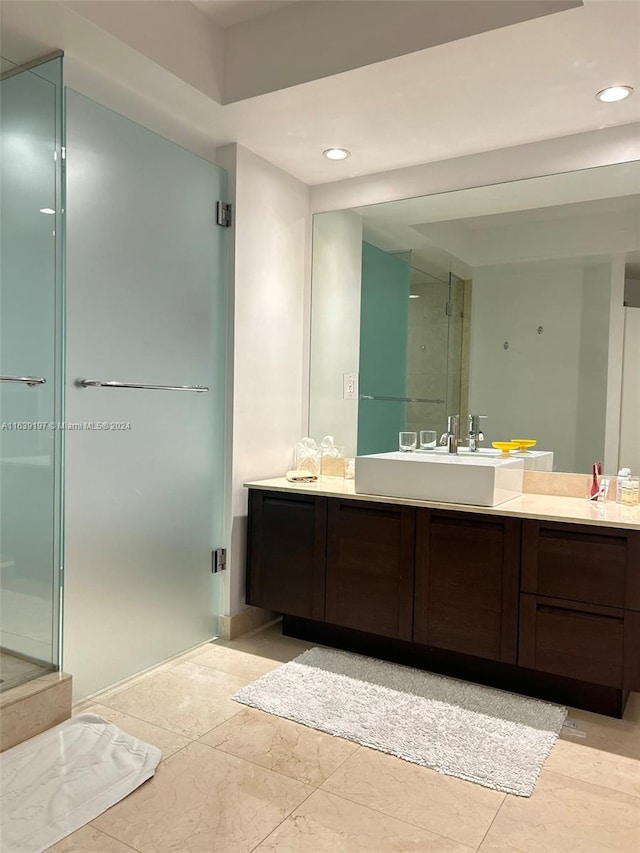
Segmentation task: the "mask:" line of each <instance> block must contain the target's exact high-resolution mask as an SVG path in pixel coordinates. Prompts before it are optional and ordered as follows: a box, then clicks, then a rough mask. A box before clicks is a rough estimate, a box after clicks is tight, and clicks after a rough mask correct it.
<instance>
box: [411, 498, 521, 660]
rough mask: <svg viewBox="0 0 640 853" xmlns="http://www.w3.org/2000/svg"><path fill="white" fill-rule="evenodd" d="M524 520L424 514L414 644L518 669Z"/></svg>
mask: <svg viewBox="0 0 640 853" xmlns="http://www.w3.org/2000/svg"><path fill="white" fill-rule="evenodd" d="M519 550H520V522H519V520H518V519H514V518H502V517H500V516H490V515H475V514H471V513H462V512H445V511H442V512H441V511H436V510H419V511H418V515H417V520H416V600H415V614H414V640H415V641H416V642H418V643H423V644H425V645H429V646H435V647H437V648H441V649H448V650H449V651H454V652H460V653H462V654H468V655H476V656H478V657H483V658H489V659H491V660H499V661H505V662H507V663H515V661H516V650H517V632H518V575H519Z"/></svg>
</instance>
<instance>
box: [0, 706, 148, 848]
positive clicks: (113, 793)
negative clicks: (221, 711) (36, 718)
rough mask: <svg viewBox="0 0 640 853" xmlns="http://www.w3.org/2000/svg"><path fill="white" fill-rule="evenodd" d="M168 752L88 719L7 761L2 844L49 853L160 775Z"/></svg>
mask: <svg viewBox="0 0 640 853" xmlns="http://www.w3.org/2000/svg"><path fill="white" fill-rule="evenodd" d="M160 757H161V753H160V750H159V749H158V748H157V747H155V746H151V745H150V744H148V743H145V742H144V741H141V740H138V739H137V738H134V737H131V736H130V735H128V734H126V733H125V732H123V731H122V730H121V729H119V728H118V727H117V726H114V725H113V724H112V723H109V722H107V721H106V720H103V719H102V717H98V716H96V715H95V714H81V715H80V716H78V717H74V718H73V719H71V720H67V722H65V723H61V724H60V725H59V726H55V727H54V728H52V729H49V730H48V731H46V732H44V733H43V734H41V735H37V737H34V738H31V740H27V741H25V742H24V743H21V744H18V746H14V747H13V748H12V749H9V750H7V751H6V752H5V753H3V754H2V757H1V758H0V761H1V763H2V790H1V793H0V815H1V817H0V838H1V839H2V849H3V850H7V851H9V850H10V851H11V853H41V851H44V850H47V849H48V848H49V847H51V846H52V845H53V844H55V843H56V842H57V841H60V839H61V838H65V837H66V836H67V835H69V834H70V833H72V832H74V831H75V830H76V829H79V828H80V827H81V826H84V825H85V824H86V823H88V822H89V821H91V820H93V819H94V818H96V817H97V816H98V815H99V814H102V812H104V811H106V809H108V808H109V807H110V806H112V805H114V804H115V803H117V802H118V801H119V800H121V799H123V798H124V797H126V796H127V794H130V793H131V792H132V791H134V790H135V789H136V788H137V787H138V786H139V785H141V784H142V783H143V782H145V781H146V780H147V779H149V778H150V777H151V776H153V774H154V773H155V770H156V767H157V766H158V763H159V761H160Z"/></svg>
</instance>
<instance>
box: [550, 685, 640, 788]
mask: <svg viewBox="0 0 640 853" xmlns="http://www.w3.org/2000/svg"><path fill="white" fill-rule="evenodd" d="M639 700H640V696H639V695H638V694H637V693H636V694H632V696H631V697H630V698H629V702H628V703H627V708H626V710H625V714H624V718H623V719H622V720H616V719H614V718H613V717H604V716H602V715H600V714H592V713H590V712H588V711H579V710H570V711H569V719H570V720H574V721H575V722H576V724H577V728H576V730H573V729H568V728H563V730H562V732H561V734H560V738H559V739H558V741H556V744H555V746H554V747H553V749H552V750H551V755H550V756H549V758H548V759H547V761H546V763H545V769H546V770H553V771H555V772H557V773H562V774H564V775H565V776H571V777H572V778H573V779H581V780H582V781H583V782H592V783H594V784H596V785H602V786H603V787H605V788H611V789H612V790H614V791H622V792H623V793H626V794H632V795H634V796H638V797H640V701H639ZM574 731H575V732H576V734H573V732H574ZM577 735H580V736H577Z"/></svg>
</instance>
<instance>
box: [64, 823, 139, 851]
mask: <svg viewBox="0 0 640 853" xmlns="http://www.w3.org/2000/svg"><path fill="white" fill-rule="evenodd" d="M132 850H135V848H134V847H129V845H128V844H123V843H122V842H121V841H116V839H115V838H111V836H109V835H105V834H104V832H100V830H99V829H95V828H94V827H93V826H83V827H82V828H81V829H78V830H76V832H72V833H71V835H67V837H66V838H63V839H62V841H58V843H57V844H54V845H53V847H50V848H49V850H48V851H47V853H131V851H132ZM136 853H138V851H136Z"/></svg>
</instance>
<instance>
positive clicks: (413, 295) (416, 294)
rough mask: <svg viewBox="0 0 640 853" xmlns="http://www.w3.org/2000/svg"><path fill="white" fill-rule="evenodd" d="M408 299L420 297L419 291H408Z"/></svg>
mask: <svg viewBox="0 0 640 853" xmlns="http://www.w3.org/2000/svg"><path fill="white" fill-rule="evenodd" d="M409 299H420V294H419V293H410V294H409Z"/></svg>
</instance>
